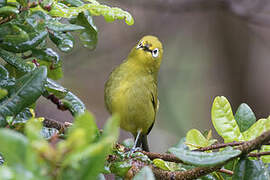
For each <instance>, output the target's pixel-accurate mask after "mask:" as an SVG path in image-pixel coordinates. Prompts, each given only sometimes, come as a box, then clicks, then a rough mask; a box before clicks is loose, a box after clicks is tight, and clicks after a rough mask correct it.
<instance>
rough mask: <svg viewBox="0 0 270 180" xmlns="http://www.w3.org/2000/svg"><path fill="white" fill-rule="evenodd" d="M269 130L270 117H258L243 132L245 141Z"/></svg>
mask: <svg viewBox="0 0 270 180" xmlns="http://www.w3.org/2000/svg"><path fill="white" fill-rule="evenodd" d="M268 130H270V117H268V118H267V119H259V120H258V121H257V122H256V123H254V124H253V125H252V126H251V127H250V128H249V129H248V130H246V131H245V132H243V135H244V138H245V140H246V141H249V140H252V139H255V138H256V137H258V136H260V135H261V134H262V133H263V132H265V131H268Z"/></svg>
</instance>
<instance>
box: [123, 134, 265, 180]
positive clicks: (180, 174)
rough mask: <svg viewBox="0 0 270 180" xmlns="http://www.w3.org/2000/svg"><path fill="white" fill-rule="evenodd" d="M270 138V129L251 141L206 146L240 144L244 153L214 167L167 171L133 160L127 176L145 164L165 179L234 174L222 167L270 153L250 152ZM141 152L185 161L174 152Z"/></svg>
mask: <svg viewBox="0 0 270 180" xmlns="http://www.w3.org/2000/svg"><path fill="white" fill-rule="evenodd" d="M269 140H270V131H266V132H264V133H262V134H261V135H260V136H258V137H257V138H255V139H254V140H251V141H246V142H232V143H224V144H220V145H212V146H209V147H207V148H208V149H207V148H205V149H207V150H210V149H211V148H221V147H226V146H238V147H237V149H239V150H240V151H241V152H242V153H241V154H240V155H239V156H237V157H234V158H232V159H230V160H228V161H226V162H224V163H222V164H219V165H216V166H213V167H196V168H193V169H190V170H187V171H175V172H170V171H165V170H162V169H159V168H157V167H154V166H153V165H149V164H147V163H144V162H141V161H140V162H138V160H133V162H134V163H132V164H133V165H132V167H131V168H130V170H129V171H128V173H127V175H126V178H127V179H131V178H132V177H134V176H135V175H136V173H137V172H139V171H140V169H141V168H143V167H144V166H149V167H150V168H151V169H152V171H153V173H154V174H155V177H156V178H157V179H164V180H172V179H175V180H188V179H196V178H198V177H201V176H204V175H207V174H209V173H212V172H214V171H220V172H223V173H227V174H230V175H232V174H233V172H232V171H229V170H226V169H221V168H222V167H223V166H224V165H225V164H226V163H228V162H229V161H231V160H233V159H235V158H238V157H240V156H243V155H248V156H250V157H258V156H263V155H270V152H261V153H250V152H251V151H253V150H256V149H259V148H260V147H261V146H262V145H264V144H269ZM210 147H211V148H210ZM200 150H201V149H200ZM140 152H142V153H143V154H145V155H147V156H148V157H149V158H150V159H151V160H153V159H155V158H160V159H163V160H165V161H171V162H176V163H183V162H182V161H181V160H180V159H178V158H177V157H175V156H174V155H172V154H159V153H153V152H145V151H140Z"/></svg>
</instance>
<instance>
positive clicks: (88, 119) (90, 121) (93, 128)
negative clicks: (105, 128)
mask: <svg viewBox="0 0 270 180" xmlns="http://www.w3.org/2000/svg"><path fill="white" fill-rule="evenodd" d="M80 129H84V131H86V132H87V133H86V134H85V135H86V136H85V139H86V142H85V143H86V145H87V144H90V143H91V142H93V141H95V140H97V138H98V137H99V129H98V127H97V124H96V122H95V120H94V117H93V115H92V114H90V112H88V111H86V112H85V113H83V114H80V115H78V116H76V117H75V121H74V123H73V125H72V126H71V127H70V128H69V131H68V136H73V135H75V137H74V138H76V131H78V130H80ZM73 133H74V134H73Z"/></svg>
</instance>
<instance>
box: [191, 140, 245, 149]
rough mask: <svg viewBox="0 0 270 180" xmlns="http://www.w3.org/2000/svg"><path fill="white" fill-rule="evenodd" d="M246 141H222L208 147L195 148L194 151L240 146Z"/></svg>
mask: <svg viewBox="0 0 270 180" xmlns="http://www.w3.org/2000/svg"><path fill="white" fill-rule="evenodd" d="M244 143H245V142H244V141H242V142H230V143H221V144H213V145H210V146H207V147H201V148H198V149H195V150H194V151H209V150H213V149H219V148H224V147H228V146H239V145H242V144H244Z"/></svg>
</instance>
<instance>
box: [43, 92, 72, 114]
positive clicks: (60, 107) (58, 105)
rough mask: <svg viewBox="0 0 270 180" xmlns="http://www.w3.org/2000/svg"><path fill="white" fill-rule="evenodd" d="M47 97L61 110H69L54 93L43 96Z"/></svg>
mask: <svg viewBox="0 0 270 180" xmlns="http://www.w3.org/2000/svg"><path fill="white" fill-rule="evenodd" d="M45 97H46V98H47V99H49V100H51V102H53V103H54V104H56V106H57V108H58V109H60V110H62V111H66V110H69V109H68V108H67V107H66V106H65V105H64V104H63V103H62V101H61V100H60V99H59V98H57V97H56V96H55V95H54V94H50V95H48V96H45Z"/></svg>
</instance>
